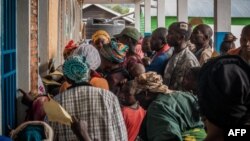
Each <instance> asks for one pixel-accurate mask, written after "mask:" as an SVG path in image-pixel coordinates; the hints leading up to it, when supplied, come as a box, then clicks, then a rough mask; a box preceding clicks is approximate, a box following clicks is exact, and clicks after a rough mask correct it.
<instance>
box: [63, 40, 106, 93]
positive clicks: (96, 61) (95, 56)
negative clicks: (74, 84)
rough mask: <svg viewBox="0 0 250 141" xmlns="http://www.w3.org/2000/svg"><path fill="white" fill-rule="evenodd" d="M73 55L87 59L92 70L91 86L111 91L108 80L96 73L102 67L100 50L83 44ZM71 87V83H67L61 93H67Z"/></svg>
mask: <svg viewBox="0 0 250 141" xmlns="http://www.w3.org/2000/svg"><path fill="white" fill-rule="evenodd" d="M72 55H79V56H81V57H84V58H86V62H87V64H88V65H89V67H90V69H91V72H90V75H91V79H90V84H91V85H92V86H95V87H99V88H103V89H106V90H109V85H108V82H107V80H106V79H104V78H103V77H102V76H101V74H99V73H97V72H96V71H95V70H96V69H97V68H98V67H99V66H100V65H101V58H100V55H99V52H98V50H97V49H96V48H95V47H93V46H92V45H87V44H81V45H80V46H79V47H78V48H76V49H75V50H74V52H73V53H72ZM69 86H70V85H69V83H67V82H65V83H64V84H63V85H62V87H61V88H60V92H63V91H65V90H66V89H67V88H68V87H69Z"/></svg>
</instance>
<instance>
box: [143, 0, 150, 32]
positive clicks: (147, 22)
mask: <svg viewBox="0 0 250 141" xmlns="http://www.w3.org/2000/svg"><path fill="white" fill-rule="evenodd" d="M144 3H145V8H144V11H145V12H144V13H145V15H144V18H145V22H144V23H145V33H151V0H145V2H144Z"/></svg>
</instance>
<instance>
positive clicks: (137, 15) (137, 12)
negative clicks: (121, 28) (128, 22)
mask: <svg viewBox="0 0 250 141" xmlns="http://www.w3.org/2000/svg"><path fill="white" fill-rule="evenodd" d="M140 4H141V3H140V2H137V3H135V28H136V29H138V31H140V25H141V22H140V14H141V6H140Z"/></svg>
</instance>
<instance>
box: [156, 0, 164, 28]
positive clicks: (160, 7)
mask: <svg viewBox="0 0 250 141" xmlns="http://www.w3.org/2000/svg"><path fill="white" fill-rule="evenodd" d="M165 3H166V2H165V0H158V2H157V26H158V27H165Z"/></svg>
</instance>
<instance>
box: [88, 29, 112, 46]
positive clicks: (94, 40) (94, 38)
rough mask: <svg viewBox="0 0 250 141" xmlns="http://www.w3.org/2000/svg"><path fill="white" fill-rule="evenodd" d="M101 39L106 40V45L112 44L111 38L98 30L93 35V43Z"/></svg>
mask: <svg viewBox="0 0 250 141" xmlns="http://www.w3.org/2000/svg"><path fill="white" fill-rule="evenodd" d="M100 38H102V39H104V44H108V43H109V42H110V36H109V34H108V33H107V32H106V31H104V30H98V31H96V32H95V33H94V34H93V35H92V41H93V43H95V42H96V41H97V40H98V39H100Z"/></svg>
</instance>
